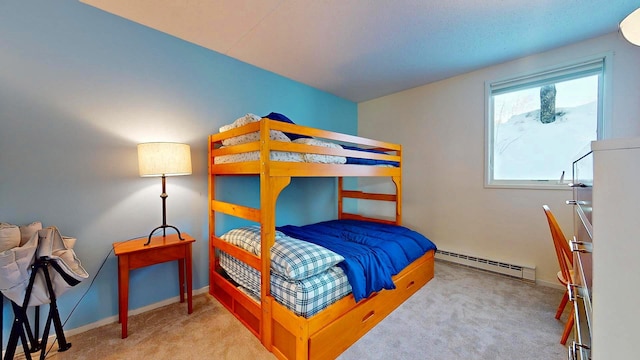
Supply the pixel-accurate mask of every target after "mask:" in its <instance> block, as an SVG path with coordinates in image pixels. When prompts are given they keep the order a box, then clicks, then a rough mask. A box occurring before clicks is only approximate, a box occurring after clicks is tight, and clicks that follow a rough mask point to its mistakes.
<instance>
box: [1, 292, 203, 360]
mask: <svg viewBox="0 0 640 360" xmlns="http://www.w3.org/2000/svg"><path fill="white" fill-rule="evenodd" d="M205 293H209V286H208V285H207V286H205V287H203V288H200V289H197V290H193V296H196V295H200V294H205ZM186 296H187V294H185V298H186ZM179 301H180V296H179V295H176V296H174V297H172V298H169V299H166V300H162V301H159V302H157V303H154V304H149V305H147V306H143V307H140V308H137V309H133V310H129V316H132V315H138V314H142V313H145V312H147V311H151V310H155V309H158V308H161V307H163V306H167V305H170V304H173V303H177V302H179ZM115 322H118V315H114V316H109V317H107V318H104V319H101V320H98V321H96V322H93V323H91V324H87V325H83V326H80V327H77V328H73V329H69V330H67V329H65V330H64V335H65V337H67V338H68V337H70V336H74V335H77V334H81V333H83V332H86V331H89V330H93V329H96V328H99V327H101V326H104V325H109V324H113V323H115ZM50 331H52V332H53V334H51V335H49V339H47V344H48V345H47V347H49V346H50V345H51V344H53V343H54V340H55V339H56V334H55V331H54V330H53V326H52V327H51V330H50ZM57 348H58V343H57V342H56V343H55V345H54V347H53V349H54V350H57ZM4 354H5V350H4V349H3V351H2V358H4ZM15 359H25V356H24V353H23V349H22V343H21V342H18V346H17V347H16V354H15Z"/></svg>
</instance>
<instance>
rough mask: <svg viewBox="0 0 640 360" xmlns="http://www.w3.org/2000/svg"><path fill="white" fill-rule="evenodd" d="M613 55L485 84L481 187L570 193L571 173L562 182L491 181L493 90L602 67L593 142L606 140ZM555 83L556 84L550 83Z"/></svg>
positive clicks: (596, 56) (608, 130) (600, 56)
mask: <svg viewBox="0 0 640 360" xmlns="http://www.w3.org/2000/svg"><path fill="white" fill-rule="evenodd" d="M612 60H613V53H612V52H607V53H604V54H598V55H593V56H590V57H587V58H583V59H579V60H576V61H572V62H569V63H565V64H561V65H558V66H553V67H548V68H545V69H541V70H538V71H534V72H529V73H526V74H521V75H518V76H513V77H509V78H505V79H501V80H496V81H486V82H485V105H486V112H485V166H484V172H485V176H484V187H485V188H516V189H518V188H520V189H549V190H570V188H569V187H568V186H567V184H568V183H570V182H571V174H570V173H569V174H565V178H564V181H560V179H559V178H558V180H548V181H545V180H542V181H541V180H495V179H493V138H494V122H493V97H492V95H493V91H496V90H505V89H511V90H517V89H518V88H526V87H528V86H531V85H534V84H537V83H545V81H546V82H549V81H552V80H561V79H562V78H563V77H566V76H567V75H569V78H570V76H571V75H570V74H580V73H581V72H586V71H588V70H589V69H593V68H594V66H596V67H597V66H599V65H597V64H600V63H601V64H602V81H600V82H599V90H598V91H599V93H600V96H598V109H599V112H598V119H597V127H598V128H597V140H601V139H606V138H607V134H609V133H610V126H611V125H610V123H611V121H610V118H611V117H610V114H611V78H612V65H611V64H612V62H613V61H612ZM553 82H557V81H553Z"/></svg>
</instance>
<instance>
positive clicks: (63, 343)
mask: <svg viewBox="0 0 640 360" xmlns="http://www.w3.org/2000/svg"><path fill="white" fill-rule="evenodd" d="M42 271H43V273H44V279H45V280H46V282H47V290H48V291H49V298H50V299H51V304H49V316H48V319H47V325H48V324H49V319H51V320H53V328H54V329H55V330H56V337H57V338H58V351H67V350H69V348H70V347H71V343H68V342H67V339H66V338H65V336H64V329H63V328H62V321H60V314H59V312H58V303H57V302H56V294H55V293H54V291H53V285H52V284H51V277H50V276H49V270H48V268H47V267H43V268H42ZM45 328H46V331H47V333H45V334H42V337H43V339H44V337H45V336H49V334H48V332H49V329H48V326H45ZM43 341H44V340H43ZM43 350H44V349H43Z"/></svg>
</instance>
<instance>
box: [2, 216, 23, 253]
mask: <svg viewBox="0 0 640 360" xmlns="http://www.w3.org/2000/svg"><path fill="white" fill-rule="evenodd" d="M16 246H20V228H18V226H16V225H11V224H7V223H0V252H3V251H7V250H9V249H13V248H14V247H16Z"/></svg>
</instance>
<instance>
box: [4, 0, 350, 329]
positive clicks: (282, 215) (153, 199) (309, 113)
mask: <svg viewBox="0 0 640 360" xmlns="http://www.w3.org/2000/svg"><path fill="white" fill-rule="evenodd" d="M271 111H276V112H281V113H283V114H286V115H287V116H289V117H290V118H291V119H292V120H294V121H295V122H297V123H299V124H303V125H308V126H315V127H320V128H323V129H328V130H334V131H340V132H345V133H350V134H356V133H357V105H356V104H355V103H353V102H350V101H347V100H344V99H341V98H338V97H336V96H333V95H331V94H327V93H325V92H321V91H319V90H317V89H314V88H311V87H308V86H306V85H302V84H300V83H297V82H294V81H291V80H289V79H286V78H283V77H281V76H278V75H275V74H273V73H270V72H267V71H264V70H261V69H258V68H256V67H253V66H251V65H248V64H245V63H242V62H239V61H237V60H234V59H231V58H229V57H226V56H224V55H221V54H219V53H216V52H213V51H210V50H206V49H204V48H202V47H199V46H196V45H193V44H191V43H187V42H185V41H182V40H179V39H177V38H174V37H172V36H169V35H166V34H163V33H160V32H158V31H155V30H152V29H149V28H147V27H144V26H142V25H138V24H135V23H133V22H130V21H127V20H124V19H122V18H120V17H117V16H114V15H111V14H108V13H105V12H102V11H101V10H98V9H95V8H93V7H90V6H88V5H84V4H82V3H80V2H78V1H75V0H57V1H49V0H40V1H34V0H30V1H23V0H4V1H2V2H0V221H4V222H10V223H14V224H26V223H30V222H32V221H34V220H40V221H42V222H43V223H44V225H45V226H47V225H55V226H57V227H58V228H59V229H60V230H61V232H62V233H63V234H64V235H67V236H73V237H76V238H77V239H78V240H77V243H76V247H75V251H76V253H77V255H78V257H79V258H80V259H81V260H82V264H83V266H84V267H85V269H86V270H87V271H88V272H89V273H90V275H91V278H90V280H88V281H85V282H83V283H81V284H80V285H78V286H76V287H75V288H73V289H71V290H70V291H69V292H67V293H66V294H64V295H63V296H62V297H61V299H60V313H61V316H62V318H63V320H64V319H65V318H66V317H67V316H69V314H70V312H71V310H72V308H73V306H74V305H75V304H76V303H77V302H78V301H79V300H80V297H81V296H82V295H83V294H84V293H85V292H86V291H87V289H89V292H88V293H87V295H86V297H84V298H83V299H82V301H81V302H80V305H79V306H78V308H77V309H76V310H75V311H74V313H73V314H72V316H71V318H70V319H69V321H68V323H67V325H66V326H65V328H66V329H73V328H76V327H79V326H83V325H86V324H90V323H93V322H96V321H98V320H101V319H105V318H108V317H111V316H114V315H116V314H117V311H118V310H117V308H118V307H117V286H116V285H117V271H116V268H117V259H116V258H115V256H114V255H113V254H112V253H110V251H111V248H112V243H113V242H116V241H123V240H127V239H131V238H135V237H141V236H147V235H148V233H149V231H150V230H151V229H153V228H154V227H156V226H157V225H160V223H161V222H162V218H161V200H160V198H159V195H160V192H161V191H160V179H158V178H140V177H138V173H137V152H136V144H137V143H141V142H148V141H176V142H186V143H189V144H190V145H191V149H192V157H193V175H191V176H182V177H171V178H168V179H167V193H168V194H169V197H168V199H167V217H168V219H167V220H168V223H170V224H172V225H176V226H177V227H178V228H180V229H181V231H183V232H187V233H189V234H191V235H192V236H194V237H195V238H196V239H197V242H196V244H195V245H194V249H193V251H194V254H193V256H194V289H199V288H202V287H205V286H207V285H208V274H207V267H208V247H207V231H208V215H207V191H208V187H207V174H206V172H207V160H206V154H207V136H208V135H209V134H210V133H215V132H217V131H218V130H217V129H218V128H219V127H220V126H221V125H224V124H227V123H230V122H232V121H234V120H235V119H236V118H238V117H240V116H242V115H244V114H245V113H248V112H251V113H255V114H257V115H265V114H267V113H269V112H271ZM333 183H334V180H333V179H309V180H308V181H300V180H298V181H294V182H293V184H292V186H290V187H289V188H287V189H286V190H285V191H284V193H283V194H282V198H281V200H282V201H280V202H279V203H278V204H279V205H278V206H279V212H278V217H277V221H278V223H279V224H284V223H304V222H309V221H316V220H322V219H327V218H331V217H333V216H335V211H336V210H335V191H334V192H332V191H331V190H328V192H326V193H322V195H318V192H317V191H314V189H316V188H317V187H318V186H324V185H332V184H333ZM247 188H250V189H251V190H249V191H247V190H246V189H247ZM327 188H329V186H327ZM258 190H259V189H258V183H257V179H255V178H225V179H224V181H222V182H221V183H220V186H219V187H218V191H219V192H222V193H224V194H226V195H229V194H244V195H245V196H244V197H246V200H247V201H248V202H249V203H251V202H254V204H257V197H258V193H259V191H258ZM327 195H329V196H327ZM300 198H308V199H310V201H309V202H308V205H309V204H311V206H310V207H308V206H304V207H301V205H296V206H291V207H289V206H287V207H283V209H282V211H280V208H281V204H283V203H295V204H299V203H300V202H298V201H296V199H300ZM220 225H222V227H223V228H228V227H229V226H231V225H232V222H227V221H226V220H224V219H221V221H220ZM105 258H106V262H105V265H104V268H102V270H101V271H100V272H99V274H98V275H97V278H96V279H95V283H94V284H93V286H91V288H89V284H90V282H91V280H93V278H94V276H96V273H97V272H98V269H99V267H100V265H101V264H102V262H103V260H105ZM176 267H177V265H175V264H174V263H173V264H172V263H168V264H161V265H155V266H153V267H149V268H144V269H140V270H136V271H134V272H133V273H132V276H131V281H130V289H131V290H130V291H131V294H130V309H136V308H139V307H143V306H146V305H149V304H153V303H156V302H159V301H162V300H165V299H169V298H172V297H175V296H177V289H178V287H177V271H176ZM5 305H6V304H5ZM7 308H8V306H5V321H4V324H3V329H4V331H5V334H8V331H9V325H10V320H11V319H12V314H11V313H10V312H9V310H8V309H7ZM5 339H6V336H5Z"/></svg>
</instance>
